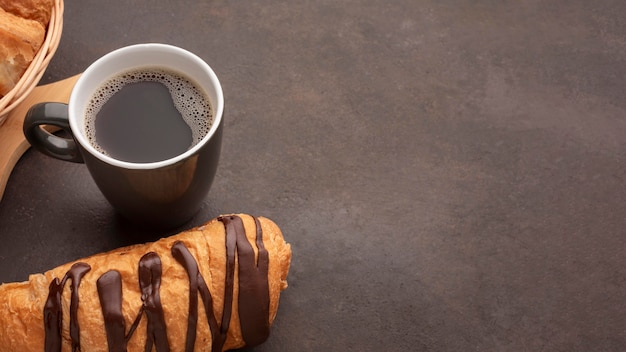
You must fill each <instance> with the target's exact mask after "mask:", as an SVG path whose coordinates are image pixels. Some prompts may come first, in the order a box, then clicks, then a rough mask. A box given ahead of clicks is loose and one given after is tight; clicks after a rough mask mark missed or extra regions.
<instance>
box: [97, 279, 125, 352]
mask: <svg viewBox="0 0 626 352" xmlns="http://www.w3.org/2000/svg"><path fill="white" fill-rule="evenodd" d="M96 286H97V288H98V297H99V298H100V306H101V307H102V315H103V316H104V326H105V330H106V335H107V344H108V345H109V352H126V337H125V334H126V322H125V320H124V315H122V277H121V275H120V273H119V272H118V271H116V270H111V271H107V272H106V273H104V274H103V275H102V276H100V278H99V279H98V281H96Z"/></svg>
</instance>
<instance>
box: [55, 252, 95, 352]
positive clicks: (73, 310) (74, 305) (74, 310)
mask: <svg viewBox="0 0 626 352" xmlns="http://www.w3.org/2000/svg"><path fill="white" fill-rule="evenodd" d="M89 270H91V267H90V266H89V265H87V264H85V263H75V264H74V265H72V267H71V268H70V270H68V271H67V273H65V276H63V280H59V279H58V278H55V279H54V280H52V282H51V283H50V289H49V294H48V299H47V300H46V304H45V306H44V310H43V316H44V319H43V321H44V329H45V332H46V338H45V346H44V351H45V352H60V351H61V342H62V340H61V329H62V327H63V308H62V306H61V305H62V296H63V288H64V287H65V283H66V282H67V280H72V285H71V286H70V288H71V292H72V293H71V298H70V339H71V340H72V352H76V351H80V326H79V325H78V303H79V302H78V301H79V298H78V287H79V286H80V281H81V279H82V278H83V276H84V275H85V274H86V273H87V272H89Z"/></svg>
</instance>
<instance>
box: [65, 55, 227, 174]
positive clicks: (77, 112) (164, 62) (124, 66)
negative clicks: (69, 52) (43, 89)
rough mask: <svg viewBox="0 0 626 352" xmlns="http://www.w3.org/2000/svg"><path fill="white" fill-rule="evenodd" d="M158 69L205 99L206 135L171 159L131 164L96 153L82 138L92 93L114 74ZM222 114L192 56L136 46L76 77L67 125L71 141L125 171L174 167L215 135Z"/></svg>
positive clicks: (213, 86) (215, 85) (208, 75)
mask: <svg viewBox="0 0 626 352" xmlns="http://www.w3.org/2000/svg"><path fill="white" fill-rule="evenodd" d="M154 66H160V67H164V68H169V69H172V70H175V71H178V72H181V73H183V74H185V75H187V76H189V77H190V78H192V79H193V80H194V82H196V83H197V84H198V85H199V86H200V87H201V88H202V89H203V90H204V91H205V92H206V93H207V95H208V96H209V100H210V102H211V107H212V109H213V123H212V125H211V128H210V129H209V132H208V133H207V134H206V136H204V138H202V139H201V140H200V141H199V142H198V143H197V144H196V145H194V146H192V147H191V148H190V149H188V150H187V151H186V152H184V153H182V154H179V155H177V156H175V157H173V158H170V159H166V160H162V161H156V162H150V163H132V162H128V161H122V160H118V159H115V158H112V157H110V156H108V155H106V154H103V153H101V152H99V151H98V150H97V149H96V148H95V147H94V146H93V145H91V143H89V141H88V140H87V137H86V136H85V109H86V106H87V104H88V103H89V100H90V98H91V96H92V94H93V93H94V92H95V91H96V89H97V88H98V87H99V86H100V85H101V84H103V83H104V82H106V81H107V80H108V79H110V78H112V77H113V76H115V75H116V74H118V73H121V72H124V71H127V70H131V69H134V68H139V67H154ZM223 113H224V95H223V92H222V87H221V85H220V82H219V80H218V78H217V76H216V75H215V73H214V72H213V70H212V69H211V67H210V66H209V65H208V64H207V63H206V62H204V60H202V59H201V58H199V57H198V56H196V55H195V54H193V53H191V52H189V51H187V50H184V49H181V48H178V47H175V46H172V45H168V44H158V43H150V44H136V45H131V46H127V47H124V48H121V49H117V50H115V51H112V52H110V53H108V54H106V55H104V56H103V57H101V58H100V59H98V60H96V61H95V62H94V63H93V64H91V65H90V66H89V67H88V68H87V69H86V70H85V72H84V73H83V74H82V75H81V76H80V78H79V79H78V81H77V82H76V85H75V86H74V89H73V90H72V93H71V95H70V100H69V123H70V127H71V129H72V132H73V134H74V138H75V139H76V140H77V141H78V142H79V143H80V144H81V146H82V147H83V148H84V149H85V150H87V152H89V153H90V154H92V155H94V156H95V157H97V158H98V159H100V160H102V161H104V162H106V163H108V164H111V165H115V166H119V167H123V168H126V169H154V168H159V167H163V166H168V165H172V164H175V163H177V162H179V161H181V160H184V159H186V158H187V157H189V156H190V155H193V154H195V153H196V152H197V151H198V150H199V149H200V148H202V146H204V144H206V143H207V142H208V141H209V140H210V139H211V138H212V136H213V134H215V131H216V130H217V128H218V127H219V125H220V123H221V120H222V115H223Z"/></svg>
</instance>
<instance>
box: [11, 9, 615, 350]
mask: <svg viewBox="0 0 626 352" xmlns="http://www.w3.org/2000/svg"><path fill="white" fill-rule="evenodd" d="M624 14H626V2H624V1H611V0H599V1H587V0H574V1H565V0H556V1H536V0H522V1H486V0H485V1H480V0H479V1H470V0H467V1H463V0H456V1H434V0H433V1H430V0H398V1H383V0H375V1H356V0H345V1H335V0H328V1H327V0H322V1H302V0H294V1H275V0H268V1H191V0H188V1H147V0H145V1H143V0H141V1H130V0H127V1H121V0H115V1H92V0H89V1H87V0H81V1H78V0H66V2H65V27H64V34H63V38H62V40H61V45H60V47H59V50H58V52H57V54H56V56H55V58H54V59H53V61H52V63H51V65H50V66H49V68H48V71H47V73H46V75H45V77H44V82H43V83H45V82H53V81H57V80H60V79H63V78H66V77H69V76H71V75H74V74H77V73H80V72H82V71H83V70H84V69H85V68H86V67H87V66H88V65H89V64H90V63H91V62H92V61H94V60H95V59H97V58H98V57H100V56H102V55H103V54H105V53H107V52H109V51H111V50H113V49H116V48H118V47H120V46H124V45H128V44H134V43H140V42H165V43H170V44H175V45H178V46H181V47H183V48H186V49H188V50H191V51H193V52H195V53H197V54H198V55H200V56H201V57H203V58H204V59H205V60H206V61H207V62H208V63H209V64H210V65H211V66H212V67H213V68H214V70H215V71H216V72H217V74H218V76H219V77H220V79H221V82H222V84H223V88H224V91H225V97H226V107H227V108H226V120H225V132H224V133H225V135H224V137H225V140H224V145H223V154H222V159H221V163H220V167H219V169H218V174H217V176H216V181H215V183H214V186H213V188H212V190H211V192H210V194H209V196H208V197H207V199H206V202H205V204H204V207H203V208H202V210H201V212H200V213H199V214H198V215H197V217H196V218H194V219H193V220H192V221H191V222H190V223H189V224H187V225H185V226H184V227H190V226H193V225H198V224H201V223H202V222H204V221H206V220H208V219H210V218H212V217H214V216H216V215H218V214H221V213H229V212H247V213H252V214H255V215H263V216H267V217H270V218H272V219H273V220H275V221H276V222H277V223H278V224H279V225H280V226H281V228H282V229H283V232H284V234H285V236H286V238H287V240H288V241H289V242H291V244H292V246H293V251H294V258H293V262H292V269H291V273H290V276H289V283H290V287H289V289H288V290H287V291H285V293H284V294H283V296H282V300H281V306H280V309H279V313H278V317H277V320H276V322H275V325H274V327H273V330H272V336H271V337H270V339H269V340H268V341H267V343H265V344H264V345H263V346H261V347H259V348H256V349H255V351H373V350H383V351H624V350H626V259H625V251H626V231H625V229H626V226H625V225H626V202H625V201H626V184H625V182H626V99H625V96H626V20H625V18H626V16H625V15H624ZM163 235H167V233H148V232H145V231H142V230H140V229H134V228H133V227H132V226H130V225H128V224H127V223H125V222H124V221H123V220H122V219H120V218H119V217H117V216H116V215H115V213H114V212H113V211H112V210H111V209H110V207H109V206H108V204H107V203H106V201H105V200H104V199H103V197H102V196H101V195H100V194H99V192H98V190H97V189H96V187H95V185H94V183H93V182H92V181H91V179H90V178H89V176H88V174H87V171H86V169H85V167H84V166H83V165H76V164H69V163H64V162H61V161H57V160H53V159H50V158H47V157H44V156H43V155H41V154H39V153H37V152H34V151H29V152H27V153H26V154H25V156H24V157H23V158H22V159H21V161H20V162H19V163H18V165H17V167H16V169H15V172H14V173H13V175H12V176H11V178H10V180H9V184H8V188H7V190H6V193H5V198H4V200H3V201H2V203H0V243H2V245H1V246H0V281H14V280H24V279H26V278H27V275H28V273H31V272H39V271H44V270H46V269H48V268H51V267H53V266H56V265H58V264H61V263H63V262H66V261H70V260H74V259H77V258H80V257H82V256H86V255H90V254H93V253H97V252H100V251H103V250H108V249H111V248H115V247H118V246H121V245H125V244H130V243H135V242H142V241H146V240H150V239H154V238H157V237H159V236H163Z"/></svg>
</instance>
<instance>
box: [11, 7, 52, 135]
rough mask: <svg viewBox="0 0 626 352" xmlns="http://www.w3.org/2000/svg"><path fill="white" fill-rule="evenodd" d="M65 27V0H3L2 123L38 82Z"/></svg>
mask: <svg viewBox="0 0 626 352" xmlns="http://www.w3.org/2000/svg"><path fill="white" fill-rule="evenodd" d="M62 28H63V0H0V126H1V125H2V123H3V122H4V121H5V120H6V119H7V117H8V115H9V113H10V112H11V110H13V109H14V108H15V107H16V106H17V105H18V104H19V103H20V102H22V100H24V98H26V96H28V94H29V93H30V92H31V91H32V90H33V88H35V86H36V85H37V83H39V80H40V79H41V77H42V76H43V74H44V72H45V70H46V68H47V67H48V64H49V63H50V59H52V56H53V55H54V53H55V51H56V49H57V47H58V45H59V41H60V39H61V32H62ZM0 128H1V127H0Z"/></svg>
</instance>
